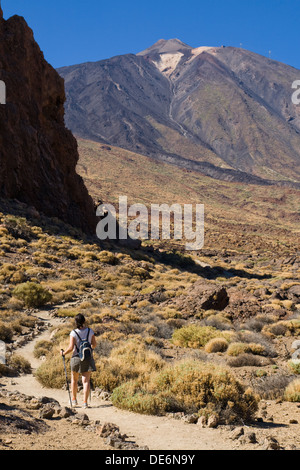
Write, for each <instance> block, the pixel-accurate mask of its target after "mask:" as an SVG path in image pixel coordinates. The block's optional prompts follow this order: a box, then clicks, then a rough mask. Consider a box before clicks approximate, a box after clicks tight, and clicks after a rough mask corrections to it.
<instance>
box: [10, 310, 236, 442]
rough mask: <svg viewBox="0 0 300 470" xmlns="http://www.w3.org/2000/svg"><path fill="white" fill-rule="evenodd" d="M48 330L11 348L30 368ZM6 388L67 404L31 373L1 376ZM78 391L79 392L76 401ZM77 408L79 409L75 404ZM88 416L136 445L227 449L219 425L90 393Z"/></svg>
mask: <svg viewBox="0 0 300 470" xmlns="http://www.w3.org/2000/svg"><path fill="white" fill-rule="evenodd" d="M38 317H39V319H41V320H42V321H45V322H47V323H49V324H50V325H51V326H59V325H60V324H61V321H60V320H59V319H58V318H53V317H52V316H51V315H50V314H49V312H47V311H41V312H39V313H38ZM49 336H50V332H49V330H48V329H47V330H44V331H43V333H42V334H41V335H39V336H37V337H35V338H34V340H33V341H31V342H29V343H27V344H26V345H25V346H23V347H21V348H19V349H18V350H16V351H15V352H16V353H17V354H19V355H21V356H23V357H24V358H26V359H27V360H28V361H29V362H30V363H31V366H32V369H33V372H34V370H35V369H36V368H37V367H38V366H39V365H40V364H41V360H39V359H36V358H35V357H34V355H33V351H34V346H35V343H36V342H37V341H40V340H41V339H49ZM1 382H2V383H3V384H4V385H5V387H6V389H7V390H9V391H18V392H21V393H24V394H26V395H32V396H35V397H42V396H47V397H51V398H54V399H56V400H57V401H58V402H59V403H60V404H61V405H62V406H69V397H68V393H67V392H66V391H63V390H55V389H47V388H44V387H42V386H41V384H40V383H39V382H38V381H37V380H36V379H35V377H34V375H33V374H29V375H22V376H20V377H17V378H13V379H11V378H9V379H8V378H6V379H1ZM80 399H81V394H79V404H80ZM78 411H79V412H81V409H80V408H78ZM82 411H83V412H84V413H85V414H87V415H88V416H89V418H90V419H91V420H99V421H100V422H101V423H104V422H111V423H114V424H116V425H117V426H119V428H120V430H121V432H122V433H126V434H127V436H128V437H129V438H131V439H133V440H134V441H135V442H136V443H137V444H138V445H139V446H148V448H149V449H150V450H231V449H233V448H234V447H233V443H232V441H231V440H230V439H229V438H227V437H226V433H224V432H223V433H222V431H221V430H219V429H208V428H200V427H199V426H197V425H195V424H187V423H184V422H183V421H180V420H178V421H177V420H175V419H174V418H170V417H161V416H146V415H140V414H137V413H133V412H128V411H124V410H120V409H118V408H115V407H114V406H112V405H111V404H110V403H109V402H107V401H102V400H100V399H98V398H95V397H92V403H91V407H90V408H89V409H87V410H82Z"/></svg>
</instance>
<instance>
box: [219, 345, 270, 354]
mask: <svg viewBox="0 0 300 470" xmlns="http://www.w3.org/2000/svg"><path fill="white" fill-rule="evenodd" d="M264 351H265V348H264V347H263V346H262V345H261V344H256V343H231V344H230V345H229V346H228V349H227V354H228V356H239V355H240V354H258V355H260V354H263V353H264Z"/></svg>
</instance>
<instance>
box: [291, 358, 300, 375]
mask: <svg viewBox="0 0 300 470" xmlns="http://www.w3.org/2000/svg"><path fill="white" fill-rule="evenodd" d="M289 368H290V369H291V371H292V372H293V373H294V374H300V362H294V361H290V362H289Z"/></svg>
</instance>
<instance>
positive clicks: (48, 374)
mask: <svg viewBox="0 0 300 470" xmlns="http://www.w3.org/2000/svg"><path fill="white" fill-rule="evenodd" d="M66 362H68V361H66ZM69 369H70V367H69V366H67V371H68V370H69ZM35 377H36V378H37V380H38V381H39V382H40V383H41V384H42V385H43V386H44V387H47V388H62V387H63V385H64V384H65V382H66V378H65V372H64V366H63V361H62V358H61V356H60V355H59V354H56V355H53V356H51V357H50V358H49V359H48V360H47V361H45V362H43V364H41V365H40V367H39V368H38V369H37V370H36V372H35ZM69 379H70V378H69Z"/></svg>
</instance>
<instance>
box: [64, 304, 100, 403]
mask: <svg viewBox="0 0 300 470" xmlns="http://www.w3.org/2000/svg"><path fill="white" fill-rule="evenodd" d="M75 323H76V328H75V330H73V331H71V333H70V344H69V347H68V348H67V349H66V350H65V351H64V350H62V351H61V355H62V356H65V355H66V354H69V353H70V352H72V353H73V354H72V358H71V390H72V406H76V405H77V404H78V403H77V384H78V378H79V374H81V375H82V384H83V397H84V398H83V401H84V403H83V407H84V408H88V397H89V393H90V383H91V372H93V371H95V370H96V367H95V361H94V358H93V353H92V349H95V347H96V339H95V334H94V332H93V330H91V329H90V328H88V327H87V326H86V322H85V318H84V316H83V315H82V314H81V313H80V314H78V315H76V317H75ZM84 354H85V356H84Z"/></svg>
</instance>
